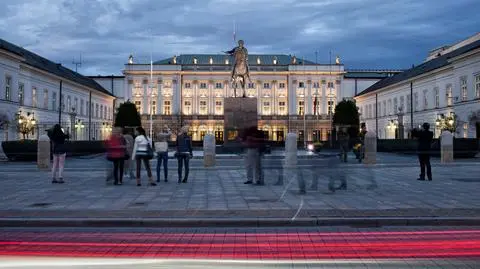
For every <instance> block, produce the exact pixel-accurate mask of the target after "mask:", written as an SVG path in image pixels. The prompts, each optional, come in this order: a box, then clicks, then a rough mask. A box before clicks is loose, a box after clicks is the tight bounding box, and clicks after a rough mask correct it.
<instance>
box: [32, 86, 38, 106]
mask: <svg viewBox="0 0 480 269" xmlns="http://www.w3.org/2000/svg"><path fill="white" fill-rule="evenodd" d="M32 106H33V107H37V88H35V87H33V88H32Z"/></svg>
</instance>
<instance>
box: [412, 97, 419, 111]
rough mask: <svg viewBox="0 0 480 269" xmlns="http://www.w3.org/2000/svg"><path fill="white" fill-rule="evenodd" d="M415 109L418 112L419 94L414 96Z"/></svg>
mask: <svg viewBox="0 0 480 269" xmlns="http://www.w3.org/2000/svg"><path fill="white" fill-rule="evenodd" d="M413 109H414V110H415V111H418V92H416V93H414V94H413Z"/></svg>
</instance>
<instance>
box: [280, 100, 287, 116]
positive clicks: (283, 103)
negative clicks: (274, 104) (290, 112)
mask: <svg viewBox="0 0 480 269" xmlns="http://www.w3.org/2000/svg"><path fill="white" fill-rule="evenodd" d="M285 107H286V106H285V101H280V102H278V113H279V114H280V115H286V114H287V113H285V112H286V109H285Z"/></svg>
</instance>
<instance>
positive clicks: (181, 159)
mask: <svg viewBox="0 0 480 269" xmlns="http://www.w3.org/2000/svg"><path fill="white" fill-rule="evenodd" d="M188 128H189V127H188V126H184V127H182V129H181V130H180V133H179V134H178V136H177V151H176V153H175V157H176V158H177V160H178V183H181V182H183V183H187V181H188V174H189V172H190V159H191V158H192V157H193V149H192V138H191V137H190V136H189V135H188ZM183 165H185V177H184V178H183V180H182V170H183Z"/></svg>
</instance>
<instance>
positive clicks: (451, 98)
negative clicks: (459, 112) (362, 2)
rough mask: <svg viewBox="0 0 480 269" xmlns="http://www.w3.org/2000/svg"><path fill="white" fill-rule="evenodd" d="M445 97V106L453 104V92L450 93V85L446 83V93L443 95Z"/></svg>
mask: <svg viewBox="0 0 480 269" xmlns="http://www.w3.org/2000/svg"><path fill="white" fill-rule="evenodd" d="M445 97H446V98H447V106H451V105H453V102H452V101H453V93H452V85H450V84H449V85H447V94H446V95H445Z"/></svg>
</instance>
